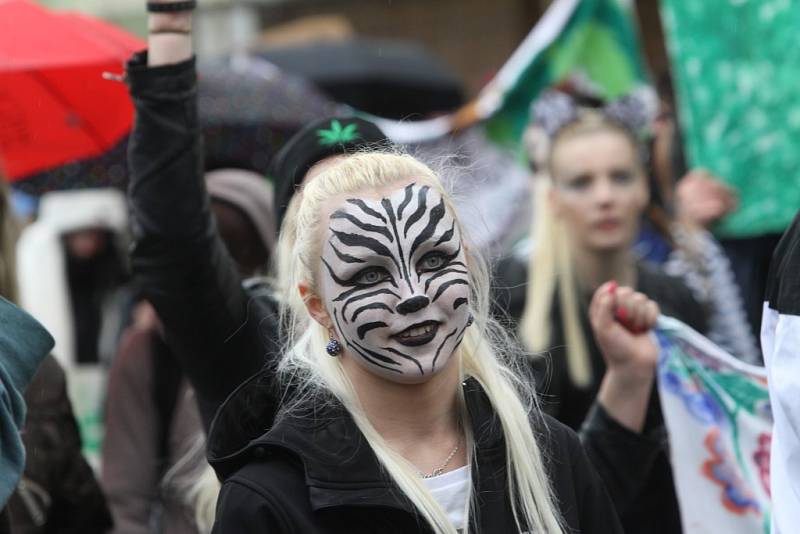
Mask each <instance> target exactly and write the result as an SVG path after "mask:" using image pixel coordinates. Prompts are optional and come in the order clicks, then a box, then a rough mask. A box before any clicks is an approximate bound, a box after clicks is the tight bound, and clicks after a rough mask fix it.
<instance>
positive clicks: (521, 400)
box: [279, 152, 564, 534]
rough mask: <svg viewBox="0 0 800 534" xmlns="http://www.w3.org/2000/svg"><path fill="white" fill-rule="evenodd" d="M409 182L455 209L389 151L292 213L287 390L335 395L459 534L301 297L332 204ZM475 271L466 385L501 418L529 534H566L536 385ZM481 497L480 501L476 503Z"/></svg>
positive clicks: (422, 169)
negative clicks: (386, 435) (330, 350)
mask: <svg viewBox="0 0 800 534" xmlns="http://www.w3.org/2000/svg"><path fill="white" fill-rule="evenodd" d="M410 177H414V178H417V179H419V180H421V181H424V182H425V183H426V184H429V185H431V187H432V188H435V189H436V190H438V191H439V192H440V193H441V194H442V196H443V198H445V202H446V203H447V204H448V208H449V209H451V210H453V206H452V205H450V204H451V202H450V200H449V197H448V195H447V193H446V192H445V191H444V189H443V186H442V183H441V181H440V180H439V178H438V177H437V175H436V174H435V173H434V172H433V171H432V170H431V169H430V168H428V167H427V166H425V165H424V164H422V163H420V162H419V161H417V160H416V159H414V158H412V157H410V156H408V155H401V154H394V153H387V152H368V153H362V154H356V155H352V156H349V157H347V158H343V159H341V160H339V161H336V162H334V163H332V164H331V165H330V167H328V168H327V169H325V170H324V171H322V172H321V173H320V174H319V175H317V176H316V177H315V178H314V179H313V180H311V182H309V183H308V184H307V185H306V186H305V188H304V189H303V191H302V192H301V193H300V194H298V195H296V196H295V199H293V201H292V203H291V204H290V207H289V210H288V211H287V218H286V219H285V221H284V225H283V229H282V231H281V244H280V246H279V250H280V257H281V261H282V265H281V266H280V268H279V278H280V280H279V285H280V286H282V287H283V288H284V289H285V290H286V292H287V294H286V295H285V297H284V298H285V300H284V302H285V304H286V306H285V307H284V308H285V309H286V317H285V319H284V320H282V324H284V325H285V328H286V339H287V348H286V350H285V352H284V357H283V359H282V360H281V363H280V366H279V371H280V372H281V376H282V378H283V380H284V381H285V382H288V381H291V382H292V383H293V384H294V386H295V387H296V390H295V391H296V392H297V393H296V395H297V397H296V399H297V402H300V403H303V402H310V401H319V400H320V399H325V398H329V395H328V394H332V395H333V397H335V398H336V400H337V401H338V402H340V403H341V404H342V405H343V406H344V407H345V408H346V409H347V411H348V412H349V413H350V415H351V416H352V417H353V419H354V421H355V423H356V425H357V426H358V428H359V429H360V431H361V432H362V433H363V435H364V436H365V438H366V439H367V441H368V443H369V444H370V446H371V448H372V450H373V451H374V453H375V455H376V456H377V457H378V460H379V461H380V463H381V464H382V466H383V468H384V469H385V470H386V472H387V473H388V474H389V476H390V477H391V478H392V479H393V480H394V481H395V483H396V484H397V486H398V487H399V488H400V490H401V491H402V492H403V493H404V494H405V495H406V496H407V497H408V498H409V500H410V501H411V502H412V503H413V504H414V506H415V507H416V509H417V510H418V512H419V514H420V515H421V516H422V517H423V518H424V519H425V520H426V521H427V522H428V523H429V524H430V526H431V527H432V528H433V530H434V532H436V533H437V534H455V533H456V529H455V527H454V526H453V525H452V523H451V522H450V521H449V519H448V517H447V514H446V513H445V511H444V510H443V509H442V507H441V506H440V505H439V504H438V502H437V501H436V499H434V498H433V496H432V495H431V494H430V492H429V491H428V490H427V488H426V487H425V486H424V484H423V483H422V480H421V479H420V478H419V476H418V475H417V471H416V469H414V467H413V466H412V465H411V464H410V463H409V462H408V461H406V460H405V459H404V458H403V457H402V456H401V455H400V454H398V453H397V452H395V451H394V450H392V449H391V448H390V447H389V446H388V444H387V443H386V441H384V439H383V438H382V437H381V435H380V434H379V433H378V432H377V431H376V430H375V428H374V427H373V426H372V424H371V423H370V421H369V420H368V418H367V416H366V414H365V412H364V410H363V408H362V406H361V404H360V403H359V399H358V396H357V394H356V392H355V390H354V388H353V385H352V383H351V382H350V380H349V379H348V376H347V374H346V373H345V371H344V369H343V367H342V365H341V363H340V359H338V358H330V357H328V356H327V355H326V354H325V345H326V343H327V331H326V330H325V328H323V327H322V326H320V325H318V324H317V323H316V322H314V321H313V320H311V319H310V317H309V315H308V313H307V311H306V308H305V304H304V303H303V300H302V299H301V297H300V295H299V292H298V291H297V287H298V285H299V284H300V282H305V283H307V284H309V285H310V286H311V291H312V292H313V291H315V287H316V278H317V276H316V273H317V271H318V262H319V254H320V248H321V244H320V243H319V242H318V241H319V234H320V232H318V231H317V230H318V229H319V225H320V224H324V221H323V220H322V219H321V216H320V214H321V213H322V205H323V203H324V202H325V201H326V200H328V199H330V198H332V197H334V196H337V195H341V194H358V193H359V192H362V191H364V190H369V189H374V188H379V187H384V186H387V185H390V184H393V183H399V182H400V181H401V180H404V179H407V178H410ZM452 212H453V213H455V210H453V211H452ZM462 235H463V234H462ZM468 263H469V266H470V269H469V270H470V274H469V278H470V283H471V292H472V294H471V298H470V306H471V311H472V313H473V315H474V318H475V324H474V325H473V326H472V327H471V328H470V329H468V330H467V334H466V336H465V338H464V340H463V342H462V344H461V345H460V347H459V349H458V352H457V355H456V357H457V358H458V361H459V366H460V373H461V378H462V379H466V378H467V377H472V378H474V379H475V380H477V381H478V382H479V383H480V384H481V386H482V387H483V389H484V391H485V392H486V395H487V396H488V398H489V401H490V402H491V404H492V406H493V407H494V409H495V410H496V412H497V415H498V419H499V421H500V423H501V425H502V429H503V433H504V436H505V443H506V455H507V456H506V458H507V460H506V461H507V471H508V491H509V497H510V502H511V506H512V509H513V513H514V516H515V519H516V521H517V525H518V526H519V527H520V530H522V529H523V525H525V527H524V528H528V529H530V530H532V531H536V532H542V533H562V532H563V531H564V529H563V526H562V519H561V515H560V512H559V510H558V507H557V505H556V501H555V498H554V496H553V494H552V490H551V487H550V483H549V481H548V478H547V474H546V472H545V468H544V466H543V461H542V453H541V451H540V449H539V445H538V443H537V439H536V437H535V436H534V433H533V431H532V428H531V417H534V418H535V417H540V412H539V409H538V406H537V405H536V401H535V395H534V391H533V385H532V383H531V381H528V380H525V379H524V378H522V376H523V375H522V374H520V370H519V368H518V366H519V365H520V358H518V357H516V355H515V354H513V353H512V352H511V351H510V350H508V349H507V348H506V347H508V346H510V344H509V342H508V339H507V337H506V334H504V333H503V331H502V329H500V328H498V327H497V326H496V325H495V324H494V323H493V322H492V321H491V320H490V319H489V314H488V308H489V274H488V273H489V271H488V267H487V265H486V263H485V261H483V259H482V258H481V257H480V256H479V255H478V254H477V253H475V251H474V248H472V247H470V248H469V253H468ZM326 395H327V397H326ZM459 404H460V410H461V412H462V413H461V416H462V421H463V422H464V424H465V426H466V427H467V429H466V431H467V440H468V443H469V445H470V447H469V450H471V451H473V457H474V446H475V445H474V439H472V435H471V431H472V430H474V429H470V428H469V418H468V417H467V414H466V406H465V402H464V398H463V394H462V396H461V397H460V402H459ZM476 498H477V496H475V495H473V500H474V499H476ZM473 505H474V503H472V504H469V505H468V506H473ZM468 517H469V515H468Z"/></svg>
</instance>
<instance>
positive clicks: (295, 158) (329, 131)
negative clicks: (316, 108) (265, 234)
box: [270, 117, 389, 230]
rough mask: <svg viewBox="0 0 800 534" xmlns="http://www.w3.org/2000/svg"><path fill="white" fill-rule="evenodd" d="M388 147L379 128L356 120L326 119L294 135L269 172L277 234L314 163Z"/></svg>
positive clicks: (367, 122) (385, 138) (354, 118)
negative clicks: (271, 181) (273, 189)
mask: <svg viewBox="0 0 800 534" xmlns="http://www.w3.org/2000/svg"><path fill="white" fill-rule="evenodd" d="M388 144H389V140H388V139H387V137H386V136H385V135H384V134H383V132H382V131H381V130H380V128H378V127H377V126H376V125H375V124H373V123H372V122H369V121H366V120H364V119H359V118H357V117H329V118H327V119H321V120H318V121H315V122H312V123H311V124H309V125H308V126H306V127H305V128H303V129H302V130H300V131H299V132H297V133H296V134H295V135H294V136H292V138H291V139H289V141H287V142H286V144H285V145H284V146H283V147H282V148H281V150H280V151H279V152H278V153H277V154H276V155H275V159H274V160H273V163H272V166H271V170H270V176H271V177H272V179H273V181H274V183H275V216H276V222H277V228H278V230H280V227H281V224H282V223H283V217H284V215H285V214H286V209H287V207H288V206H289V202H290V201H291V200H292V197H293V196H294V193H295V190H296V189H297V187H298V186H299V185H300V184H301V183H302V182H303V178H304V177H305V175H306V173H307V172H308V170H309V169H310V168H311V167H313V166H314V165H315V164H316V163H319V162H320V161H322V160H323V159H325V158H328V157H330V156H338V155H340V154H349V153H354V152H357V151H358V150H360V149H362V148H367V147H370V146H375V145H388Z"/></svg>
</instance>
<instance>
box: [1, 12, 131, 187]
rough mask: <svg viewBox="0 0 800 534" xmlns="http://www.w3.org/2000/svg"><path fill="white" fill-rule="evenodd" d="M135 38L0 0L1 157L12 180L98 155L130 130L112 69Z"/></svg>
mask: <svg viewBox="0 0 800 534" xmlns="http://www.w3.org/2000/svg"><path fill="white" fill-rule="evenodd" d="M144 47H145V44H144V42H143V41H141V40H140V39H138V38H136V37H134V36H132V35H130V34H128V33H127V32H125V31H123V30H120V29H118V28H116V27H114V26H112V25H111V24H109V23H106V22H103V21H100V20H97V19H93V18H90V17H87V16H84V15H81V14H77V13H56V12H52V11H49V10H47V9H45V8H43V7H40V6H38V5H37V4H35V3H33V2H30V1H28V0H0V160H2V162H3V165H4V169H5V171H6V173H7V174H8V175H9V178H10V180H11V181H16V180H19V179H21V178H23V177H25V176H27V175H30V174H34V173H37V172H41V171H44V170H47V169H49V168H53V167H57V166H59V165H63V164H65V163H68V162H70V161H74V160H78V159H83V158H88V157H93V156H97V155H99V154H102V153H103V152H105V151H106V150H108V149H109V148H111V147H113V146H114V145H115V144H116V143H117V142H119V141H120V140H121V139H122V138H123V137H124V136H125V134H127V133H128V132H129V131H130V128H131V125H132V123H133V106H132V104H131V102H130V98H129V96H128V90H127V87H125V85H124V84H122V83H119V82H115V81H110V80H106V79H104V78H103V73H104V72H112V73H116V74H119V73H121V72H122V71H123V68H124V63H125V61H126V60H127V59H128V58H129V57H130V55H131V54H132V53H133V52H135V51H137V50H141V49H143V48H144Z"/></svg>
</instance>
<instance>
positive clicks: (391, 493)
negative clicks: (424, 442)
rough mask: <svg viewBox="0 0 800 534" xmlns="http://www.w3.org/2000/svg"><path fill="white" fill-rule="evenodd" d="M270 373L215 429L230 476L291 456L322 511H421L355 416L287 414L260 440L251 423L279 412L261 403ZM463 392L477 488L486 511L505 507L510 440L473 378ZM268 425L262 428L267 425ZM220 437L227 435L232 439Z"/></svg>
mask: <svg viewBox="0 0 800 534" xmlns="http://www.w3.org/2000/svg"><path fill="white" fill-rule="evenodd" d="M263 373H264V372H262V373H261V374H259V375H256V376H254V377H253V378H251V379H250V380H248V382H246V383H245V384H243V385H242V386H241V387H240V388H238V389H237V390H236V392H234V394H232V395H231V397H230V398H229V399H228V400H227V401H226V402H225V404H224V405H223V407H222V408H221V409H220V412H219V413H218V414H217V417H216V418H215V420H214V423H213V424H212V427H211V431H210V435H209V461H210V462H211V464H212V466H214V468H215V469H216V470H217V472H218V473H219V474H220V475H221V476H222V477H223V478H224V477H226V476H228V475H230V474H231V473H232V472H233V471H235V470H236V469H238V468H239V467H241V466H242V465H244V464H246V463H248V462H250V461H253V460H254V459H257V458H259V457H263V456H264V455H265V454H271V453H274V452H278V453H288V454H289V455H290V457H292V458H295V459H296V460H298V461H299V462H300V463H301V464H302V465H303V469H304V473H305V482H306V486H307V487H308V490H309V497H310V500H311V506H312V509H314V510H315V511H316V510H322V509H327V508H332V507H338V506H384V507H390V508H399V509H402V510H404V511H407V512H409V513H415V512H414V510H413V506H412V505H411V503H410V502H409V501H408V500H407V499H406V498H405V496H403V495H402V493H400V491H399V489H398V488H397V487H396V485H395V484H394V483H393V482H392V481H391V480H390V479H389V478H388V477H387V476H386V475H385V474H384V472H383V470H382V468H381V466H380V464H379V462H378V459H377V457H376V456H375V454H374V453H373V452H372V449H371V448H370V447H369V444H368V443H367V441H366V439H365V438H364V436H363V435H362V434H361V432H360V431H359V430H358V427H357V426H356V424H355V422H354V421H353V419H352V418H351V417H350V416H349V414H348V413H347V412H346V411H345V410H344V409H343V408H342V407H340V406H332V407H328V408H325V409H324V410H322V411H318V412H316V413H299V414H294V413H285V414H283V415H281V416H279V417H278V418H277V419H276V421H275V424H274V426H273V427H272V428H271V429H269V430H268V431H266V432H264V431H263V430H262V433H261V435H257V434H256V432H257V429H258V425H252V424H250V422H252V421H256V420H261V421H265V420H269V421H271V418H269V417H268V414H264V406H270V407H273V409H274V402H273V400H272V399H274V396H270V397H268V398H265V399H261V400H260V399H259V397H264V396H265V395H267V394H269V393H271V391H272V390H271V388H270V387H269V386H266V385H265V382H267V381H269V377H265V376H263ZM463 387H464V397H465V401H466V405H467V410H468V413H469V417H470V422H471V424H472V429H473V433H474V435H475V436H476V440H477V441H476V454H475V457H474V458H473V460H472V462H473V469H472V473H473V484H474V485H475V490H476V491H477V492H478V501H479V505H480V508H484V505H487V504H492V503H501V502H504V497H503V496H504V495H505V489H506V479H505V476H506V475H505V441H504V439H503V433H502V430H501V426H500V422H499V420H498V419H497V418H496V416H495V412H494V409H493V408H492V406H491V404H490V402H489V400H488V398H487V397H486V394H485V392H484V391H483V388H482V387H481V386H480V384H479V383H478V382H477V381H476V380H474V379H468V380H466V381H465V382H464V385H463ZM254 407H259V408H258V409H256V411H257V412H258V413H256V414H255V415H247V417H246V420H244V421H242V419H241V418H242V416H243V415H244V414H246V413H247V412H243V411H242V410H245V409H247V410H253V409H254ZM237 416H238V419H236V420H238V421H241V425H240V426H239V427H236V426H235V425H232V424H231V419H232V418H235V417H237ZM261 426H262V428H263V424H262V425H261ZM220 434H226V436H225V438H224V439H223V438H221V436H220ZM254 434H255V435H257V437H254V438H252V439H250V440H249V441H247V438H248V436H249V435H254ZM237 440H239V442H238V443H237ZM241 440H245V441H241ZM476 465H479V466H480V469H477V468H476ZM476 476H477V477H478V479H477V480H476V479H475V477H476ZM485 515H487V516H488V515H489V514H485ZM473 519H475V518H473Z"/></svg>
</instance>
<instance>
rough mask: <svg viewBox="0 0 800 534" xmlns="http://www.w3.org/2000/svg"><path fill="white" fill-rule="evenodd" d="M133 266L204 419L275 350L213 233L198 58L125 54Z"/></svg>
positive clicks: (260, 309) (269, 328) (259, 308)
mask: <svg viewBox="0 0 800 534" xmlns="http://www.w3.org/2000/svg"><path fill="white" fill-rule="evenodd" d="M128 80H129V86H130V92H131V96H132V98H133V102H134V105H135V108H136V120H135V123H134V128H133V132H132V133H131V138H130V144H129V155H128V160H129V165H130V175H131V183H130V186H129V202H130V212H131V224H132V232H133V236H134V240H135V241H134V246H133V249H132V258H131V262H132V267H133V271H134V274H135V275H136V277H137V278H138V281H139V283H140V284H141V286H142V288H143V292H144V294H145V297H146V298H147V300H149V301H150V303H151V304H152V305H153V306H154V307H155V309H156V311H157V312H158V315H159V317H160V319H161V320H162V322H163V324H164V329H165V337H166V339H167V342H168V344H169V345H170V347H171V348H172V350H173V352H174V353H175V355H176V357H177V358H178V359H179V361H180V362H181V365H182V367H183V369H184V371H185V373H186V375H187V376H188V378H189V380H190V382H191V383H192V385H193V386H194V388H195V390H196V392H197V397H198V402H199V404H200V410H201V414H202V416H203V422H204V425H205V426H206V429H208V426H209V424H210V422H211V419H212V418H213V415H214V413H215V411H216V409H217V407H218V406H219V405H220V404H221V403H222V401H224V399H225V398H226V397H227V395H228V394H229V393H230V392H231V391H232V390H233V389H234V388H235V387H236V386H237V385H238V384H240V383H241V382H242V381H243V380H245V379H246V378H247V377H249V376H251V375H252V374H254V373H255V372H256V371H258V370H259V369H260V368H261V366H262V365H263V363H264V361H265V359H266V358H267V357H268V356H269V355H270V354H275V346H274V345H273V344H272V343H275V341H276V338H277V336H276V332H275V331H276V325H277V320H276V319H275V317H274V315H273V309H274V308H273V309H270V308H269V307H265V306H264V299H250V298H249V297H248V294H247V293H246V292H245V291H244V290H243V288H242V285H241V280H240V277H239V274H238V272H237V270H236V267H235V264H234V263H233V260H232V259H231V258H230V256H229V255H228V253H227V251H226V249H225V246H224V244H223V243H222V240H221V239H220V238H219V236H218V235H217V231H216V228H215V222H214V219H213V217H212V214H211V211H210V207H209V199H208V195H207V192H206V188H205V182H204V180H203V173H204V170H203V149H202V140H201V135H200V127H199V125H198V111H197V75H196V71H195V61H194V59H191V60H187V61H185V62H182V63H179V64H175V65H166V66H160V67H147V66H146V56H145V54H137V55H136V56H135V57H134V58H133V59H132V60H131V62H130V63H129V64H128Z"/></svg>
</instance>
